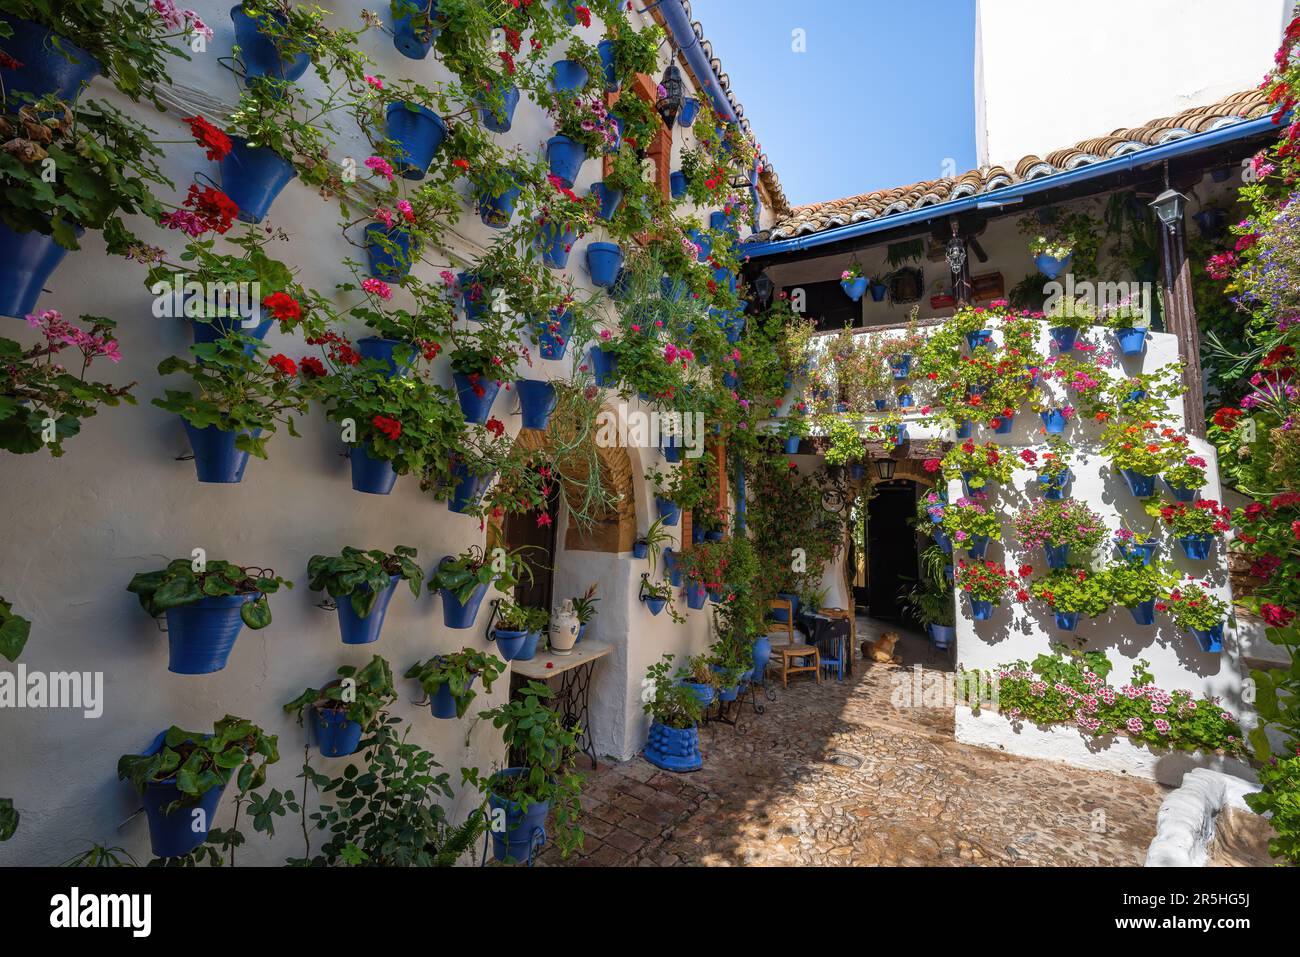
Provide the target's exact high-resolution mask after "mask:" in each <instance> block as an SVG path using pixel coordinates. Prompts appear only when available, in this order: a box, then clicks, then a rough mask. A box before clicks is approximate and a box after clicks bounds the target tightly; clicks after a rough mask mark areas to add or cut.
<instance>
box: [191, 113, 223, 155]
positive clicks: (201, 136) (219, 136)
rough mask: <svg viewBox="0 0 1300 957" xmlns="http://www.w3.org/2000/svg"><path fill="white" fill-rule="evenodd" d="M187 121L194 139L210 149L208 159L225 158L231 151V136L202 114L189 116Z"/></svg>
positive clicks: (206, 148)
mask: <svg viewBox="0 0 1300 957" xmlns="http://www.w3.org/2000/svg"><path fill="white" fill-rule="evenodd" d="M185 122H186V123H188V124H189V125H190V135H191V136H193V137H194V141H195V142H196V143H198V144H199V145H200V146H202V147H203V148H204V149H205V150H207V151H208V159H210V160H223V159H225V158H226V156H227V154H228V153H229V152H230V148H231V143H230V137H229V136H227V135H226V134H225V133H223V132H221V130H219V129H217V128H216V127H215V126H213V125H212V124H211V123H209V122H208V121H207V120H205V119H204V118H203V117H202V116H187V117H185Z"/></svg>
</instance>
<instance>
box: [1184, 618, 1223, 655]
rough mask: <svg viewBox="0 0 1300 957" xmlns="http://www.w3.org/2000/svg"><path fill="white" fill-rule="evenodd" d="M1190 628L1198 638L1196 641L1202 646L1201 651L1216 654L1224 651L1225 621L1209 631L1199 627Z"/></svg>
mask: <svg viewBox="0 0 1300 957" xmlns="http://www.w3.org/2000/svg"><path fill="white" fill-rule="evenodd" d="M1189 630H1190V631H1191V633H1192V636H1193V637H1195V638H1196V643H1197V644H1198V645H1200V646H1201V651H1204V652H1207V653H1209V654H1215V655H1217V654H1218V653H1219V652H1221V651H1223V622H1219V623H1218V624H1217V625H1215V626H1214V627H1213V628H1211V629H1210V630H1209V631H1202V630H1201V629H1199V628H1192V629H1189Z"/></svg>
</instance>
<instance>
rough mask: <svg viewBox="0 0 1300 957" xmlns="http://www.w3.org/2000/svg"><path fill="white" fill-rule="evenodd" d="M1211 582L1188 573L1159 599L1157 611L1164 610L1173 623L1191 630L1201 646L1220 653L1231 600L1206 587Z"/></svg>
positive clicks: (1205, 650)
mask: <svg viewBox="0 0 1300 957" xmlns="http://www.w3.org/2000/svg"><path fill="white" fill-rule="evenodd" d="M1209 587H1210V584H1209V582H1205V581H1200V582H1198V581H1197V580H1196V579H1195V577H1194V576H1188V578H1187V579H1186V580H1185V581H1183V582H1182V583H1181V584H1180V585H1179V586H1178V587H1177V588H1174V589H1173V590H1171V591H1170V592H1169V594H1168V595H1167V596H1166V597H1165V599H1164V600H1163V601H1159V602H1156V611H1165V612H1168V613H1169V616H1170V617H1171V618H1172V619H1173V620H1174V624H1175V625H1177V626H1178V627H1179V628H1182V629H1183V630H1184V631H1189V632H1191V633H1192V635H1193V636H1194V637H1195V638H1196V642H1197V644H1199V645H1200V646H1201V650H1202V651H1204V652H1209V653H1212V654H1218V653H1219V652H1221V651H1222V650H1223V625H1224V622H1225V621H1226V620H1227V617H1228V610H1229V609H1228V603H1227V602H1226V601H1224V600H1223V599H1222V598H1220V597H1218V596H1217V595H1214V594H1211V593H1210V592H1209V591H1207V589H1208V588H1209Z"/></svg>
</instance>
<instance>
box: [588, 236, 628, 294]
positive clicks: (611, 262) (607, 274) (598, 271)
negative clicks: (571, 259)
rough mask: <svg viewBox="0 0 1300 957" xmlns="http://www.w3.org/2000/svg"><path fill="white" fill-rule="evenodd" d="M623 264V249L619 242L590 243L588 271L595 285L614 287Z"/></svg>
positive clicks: (607, 287)
mask: <svg viewBox="0 0 1300 957" xmlns="http://www.w3.org/2000/svg"><path fill="white" fill-rule="evenodd" d="M622 265H623V250H622V249H620V248H619V247H618V244H617V243H588V244H587V271H588V272H589V273H591V282H592V284H593V285H596V286H601V287H602V288H605V289H610V288H613V285H614V280H615V279H616V278H618V271H619V269H620V268H621V267H622Z"/></svg>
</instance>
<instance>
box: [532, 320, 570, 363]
mask: <svg viewBox="0 0 1300 957" xmlns="http://www.w3.org/2000/svg"><path fill="white" fill-rule="evenodd" d="M549 316H550V318H549V319H547V320H543V321H542V322H541V323H539V324H538V332H537V351H538V353H539V354H540V355H541V357H542V358H543V359H563V358H564V354H565V353H566V352H567V351H568V349H569V337H570V336H571V335H573V317H572V316H570V315H569V313H568V312H567V311H565V312H559V311H558V310H555V309H552V310H551V311H550V313H549Z"/></svg>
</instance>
